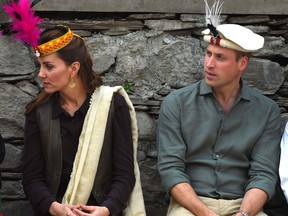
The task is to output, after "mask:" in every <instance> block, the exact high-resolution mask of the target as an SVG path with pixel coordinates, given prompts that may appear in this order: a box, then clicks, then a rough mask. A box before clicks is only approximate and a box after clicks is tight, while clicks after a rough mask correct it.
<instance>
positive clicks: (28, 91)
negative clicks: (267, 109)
mask: <svg viewBox="0 0 288 216" xmlns="http://www.w3.org/2000/svg"><path fill="white" fill-rule="evenodd" d="M41 15H42V16H45V17H47V19H45V21H43V26H50V25H54V24H66V25H68V26H70V27H71V28H72V30H74V31H75V32H76V33H78V34H79V35H81V36H82V37H83V38H84V39H85V41H86V44H87V46H88V49H89V51H90V53H91V56H92V59H93V62H94V69H95V71H98V72H100V73H102V74H103V78H104V82H105V84H106V85H123V86H125V88H126V89H127V91H128V93H129V95H130V98H131V100H132V102H133V104H134V106H135V109H136V111H137V120H138V128H139V146H138V161H139V166H140V171H141V180H142V187H143V192H144V199H145V205H146V210H147V215H148V216H162V215H165V213H166V209H167V204H168V202H169V196H168V195H167V194H166V193H165V192H164V191H163V190H162V188H161V186H160V180H159V176H158V173H157V170H156V163H157V149H156V144H155V130H156V126H157V118H158V114H159V109H160V106H161V101H162V100H163V98H164V97H165V96H166V95H167V94H169V93H170V92H171V91H173V90H175V89H178V88H181V87H184V86H187V85H189V84H191V83H192V82H195V81H197V80H199V79H201V78H202V77H203V74H202V71H203V58H204V52H205V46H206V44H205V43H203V41H202V40H201V31H202V30H203V29H205V24H204V17H203V14H171V13H159V14H157V13H138V14H131V13H130V14H128V13H114V14H111V13H106V14H103V13H102V14H97V13H86V14H83V13H79V14H77V13H67V12H66V13H64V14H61V13H60V12H59V13H58V14H56V15H55V14H53V16H52V15H51V14H49V13H48V12H46V13H44V12H43V14H41ZM52 18H53V19H52ZM221 18H222V22H223V23H239V24H241V25H245V26H247V27H248V28H250V29H252V30H253V31H255V32H257V33H259V34H261V35H262V36H264V37H265V48H263V49H262V50H260V51H258V52H257V53H255V54H254V55H253V56H252V58H251V62H250V66H249V67H248V68H247V70H246V71H245V73H244V75H243V79H244V81H245V82H247V83H248V84H249V85H250V86H252V87H253V88H255V89H256V90H258V91H260V92H261V93H262V94H264V95H266V96H268V97H271V98H272V99H273V100H275V101H276V102H277V103H278V105H279V107H280V108H281V111H282V120H283V121H282V124H283V125H282V126H284V124H285V123H286V120H287V119H288V114H287V113H288V110H287V109H288V89H287V88H288V16H287V15H285V16H284V15H281V16H268V15H265V16H259V15H253V16H244V15H241V16H240V15H239V16H236V15H223V16H222V17H221ZM6 25H7V23H2V25H1V27H5V26H6ZM0 47H1V50H0V66H1V68H0V89H1V91H0V100H1V103H0V110H1V111H0V113H1V114H0V131H1V133H2V135H3V137H4V139H5V145H6V157H5V160H4V163H3V164H2V165H1V166H0V169H1V172H2V177H3V187H2V189H1V194H2V198H3V208H4V215H5V216H17V215H23V216H32V215H33V213H32V210H31V207H30V205H29V203H28V201H27V200H26V198H25V195H24V193H23V188H22V185H21V176H22V175H21V168H22V154H23V125H24V115H23V113H24V110H25V105H26V104H27V103H28V102H29V101H30V100H31V99H32V98H33V97H34V96H35V95H36V94H38V93H39V91H40V89H41V83H40V82H39V80H38V79H37V70H38V64H37V59H36V58H35V56H34V55H33V52H32V51H31V49H30V48H29V47H28V46H26V45H23V44H20V43H18V42H15V41H13V39H12V38H11V37H10V36H3V37H1V38H0ZM265 211H266V212H267V213H268V214H269V215H271V216H280V215H281V216H284V215H287V212H288V207H287V204H286V202H285V200H284V198H283V194H282V192H281V190H280V188H279V186H278V187H277V193H276V196H275V197H274V198H273V199H272V200H271V201H270V202H269V203H267V205H266V206H265Z"/></svg>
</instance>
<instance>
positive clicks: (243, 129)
mask: <svg viewBox="0 0 288 216" xmlns="http://www.w3.org/2000/svg"><path fill="white" fill-rule="evenodd" d="M208 27H209V28H210V29H208V30H205V31H203V34H204V40H205V41H207V42H209V44H208V47H207V50H206V54H205V62H204V72H205V78H204V79H203V80H201V81H198V82H196V83H194V84H192V85H190V86H187V87H184V88H182V89H179V90H176V91H174V92H172V93H171V94H170V95H168V96H167V97H166V98H165V99H164V101H163V103H162V106H161V111H160V115H159V121H158V132H157V145H158V170H159V173H160V176H161V180H162V185H163V187H164V189H165V190H166V191H167V192H168V193H169V194H170V195H171V199H170V205H169V209H168V213H167V215H169V216H176V215H178V216H188V215H189V216H190V215H197V216H202V215H203V216H217V215H220V216H224V215H229V216H231V215H235V216H253V215H257V216H263V215H266V214H265V213H264V212H263V211H262V207H263V205H264V204H265V202H266V201H267V200H268V199H270V198H271V197H272V196H273V194H274V190H275V185H276V182H277V170H278V164H279V154H280V146H279V142H280V139H281V130H280V120H281V119H280V118H281V117H280V111H279V108H278V105H277V104H276V103H275V102H274V101H272V100H271V99H269V98H267V97H265V96H263V95H262V94H260V93H257V92H256V91H254V90H252V89H251V88H249V87H248V86H246V85H245V83H244V82H243V80H242V79H241V75H242V73H243V71H244V69H245V68H246V67H247V65H248V61H249V56H250V53H251V52H254V51H257V50H258V49H260V48H261V47H262V46H263V44H264V39H263V37H261V36H260V35H257V34H255V33H253V32H252V31H250V30H249V29H247V28H245V27H243V26H240V25H234V24H223V25H219V26H217V27H216V26H215V28H214V29H213V27H214V26H212V28H211V26H209V25H208ZM215 30H216V31H215ZM257 72H259V71H257Z"/></svg>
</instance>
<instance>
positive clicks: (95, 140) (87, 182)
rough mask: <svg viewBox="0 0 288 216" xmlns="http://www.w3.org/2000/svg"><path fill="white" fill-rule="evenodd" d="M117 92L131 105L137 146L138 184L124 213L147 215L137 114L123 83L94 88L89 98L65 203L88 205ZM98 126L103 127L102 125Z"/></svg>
mask: <svg viewBox="0 0 288 216" xmlns="http://www.w3.org/2000/svg"><path fill="white" fill-rule="evenodd" d="M114 92H118V93H119V94H121V95H122V96H123V97H124V98H125V100H126V103H127V105H128V108H129V112H130V116H131V128H132V137H133V148H134V174H135V178H136V183H135V186H134V189H133V191H132V194H131V196H130V198H129V201H128V205H127V207H126V209H125V210H124V211H123V215H124V216H145V215H146V213H145V206H144V200H143V194H142V188H141V182H140V171H139V167H138V163H137V158H136V155H137V143H138V129H137V121H136V113H135V110H134V107H133V104H132V103H131V101H130V99H129V96H128V94H127V93H126V92H125V90H124V89H123V87H122V86H115V87H109V86H101V87H100V88H97V89H96V90H95V91H94V93H93V95H92V98H91V101H90V103H91V104H90V108H89V110H88V112H87V114H86V117H85V121H84V125H83V129H82V133H81V135H80V138H79V146H78V150H77V153H76V156H75V160H74V164H73V170H72V174H71V178H70V182H69V184H68V187H67V190H66V193H65V195H64V197H63V201H62V203H64V204H72V205H76V204H86V203H87V201H88V198H89V196H90V194H91V191H92V188H93V184H94V179H95V176H96V172H97V166H98V162H99V158H100V153H101V149H102V145H103V141H104V135H105V129H106V128H105V127H106V123H107V118H108V113H109V108H110V104H111V100H112V97H113V93H114ZM99 125H103V126H102V127H99ZM90 164H96V166H91V165H90Z"/></svg>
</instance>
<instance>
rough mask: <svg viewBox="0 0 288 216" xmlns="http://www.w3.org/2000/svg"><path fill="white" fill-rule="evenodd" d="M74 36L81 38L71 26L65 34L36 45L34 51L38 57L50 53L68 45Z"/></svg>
mask: <svg viewBox="0 0 288 216" xmlns="http://www.w3.org/2000/svg"><path fill="white" fill-rule="evenodd" d="M67 28H68V27H67ZM74 36H76V37H79V38H81V37H80V36H79V35H77V34H74V33H73V32H72V31H71V29H70V28H68V31H67V33H65V34H64V35H62V36H60V37H58V38H55V39H53V40H51V41H48V42H46V43H44V44H40V45H38V46H36V47H34V48H33V49H34V53H35V55H36V57H40V56H41V57H42V56H47V55H50V54H52V53H54V52H56V51H58V50H60V49H62V48H63V47H65V46H67V45H68V44H69V43H70V42H71V41H72V39H73V37H74ZM81 39H82V38H81Z"/></svg>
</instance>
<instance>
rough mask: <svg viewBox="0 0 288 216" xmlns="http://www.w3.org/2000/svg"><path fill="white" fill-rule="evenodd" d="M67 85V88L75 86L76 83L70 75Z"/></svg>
mask: <svg viewBox="0 0 288 216" xmlns="http://www.w3.org/2000/svg"><path fill="white" fill-rule="evenodd" d="M68 86H69V88H75V86H76V83H75V82H74V79H73V77H71V81H70V83H69V84H68Z"/></svg>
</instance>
